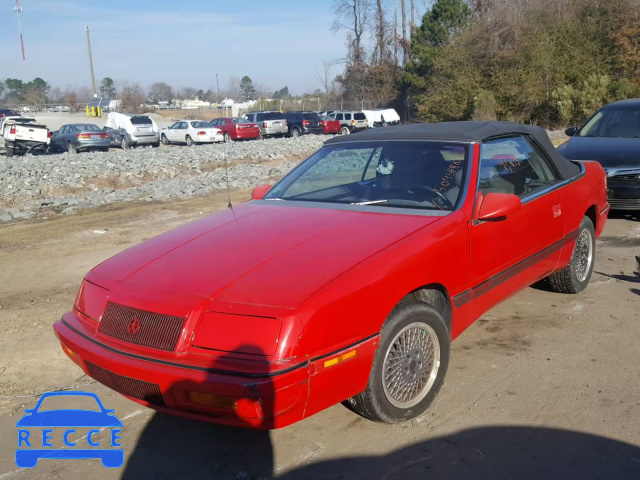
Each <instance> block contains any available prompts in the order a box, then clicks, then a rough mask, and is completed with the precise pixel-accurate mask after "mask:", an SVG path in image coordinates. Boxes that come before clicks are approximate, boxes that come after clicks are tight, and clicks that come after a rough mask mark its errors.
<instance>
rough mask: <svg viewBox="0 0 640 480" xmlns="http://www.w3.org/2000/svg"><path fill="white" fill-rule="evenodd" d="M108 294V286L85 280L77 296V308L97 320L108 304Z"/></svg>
mask: <svg viewBox="0 0 640 480" xmlns="http://www.w3.org/2000/svg"><path fill="white" fill-rule="evenodd" d="M108 296H109V290H107V289H106V288H102V287H99V286H98V285H96V284H95V283H91V282H88V281H86V280H83V281H82V285H80V290H79V291H78V296H77V297H76V303H75V308H76V309H77V310H79V311H80V312H82V313H84V314H85V315H86V316H88V317H89V318H91V319H92V320H95V321H96V322H97V321H99V320H100V316H101V315H102V312H103V311H104V307H105V306H106V305H107V297H108Z"/></svg>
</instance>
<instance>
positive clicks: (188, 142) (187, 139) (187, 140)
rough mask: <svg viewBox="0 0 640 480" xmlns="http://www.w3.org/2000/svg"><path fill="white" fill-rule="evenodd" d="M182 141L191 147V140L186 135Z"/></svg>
mask: <svg viewBox="0 0 640 480" xmlns="http://www.w3.org/2000/svg"><path fill="white" fill-rule="evenodd" d="M184 141H185V142H186V143H187V145H188V146H190V147H191V146H193V138H191V137H190V136H189V135H187V137H186V138H185V139H184Z"/></svg>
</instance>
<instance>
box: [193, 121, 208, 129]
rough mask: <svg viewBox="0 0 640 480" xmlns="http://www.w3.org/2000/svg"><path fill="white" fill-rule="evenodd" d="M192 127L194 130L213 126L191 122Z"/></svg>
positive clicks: (200, 122)
mask: <svg viewBox="0 0 640 480" xmlns="http://www.w3.org/2000/svg"><path fill="white" fill-rule="evenodd" d="M191 126H192V127H193V128H209V127H210V126H211V125H210V124H209V123H207V122H202V121H196V122H191Z"/></svg>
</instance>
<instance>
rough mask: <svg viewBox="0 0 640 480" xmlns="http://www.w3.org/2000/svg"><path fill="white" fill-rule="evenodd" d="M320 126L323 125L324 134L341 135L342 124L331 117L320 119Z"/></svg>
mask: <svg viewBox="0 0 640 480" xmlns="http://www.w3.org/2000/svg"><path fill="white" fill-rule="evenodd" d="M319 123H320V125H322V133H340V128H341V127H340V122H339V121H338V120H334V119H332V118H330V117H325V116H322V117H320V122H319Z"/></svg>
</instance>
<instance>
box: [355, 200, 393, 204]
mask: <svg viewBox="0 0 640 480" xmlns="http://www.w3.org/2000/svg"><path fill="white" fill-rule="evenodd" d="M388 201H389V200H368V201H366V202H351V205H375V204H377V203H387V202H388Z"/></svg>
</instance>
